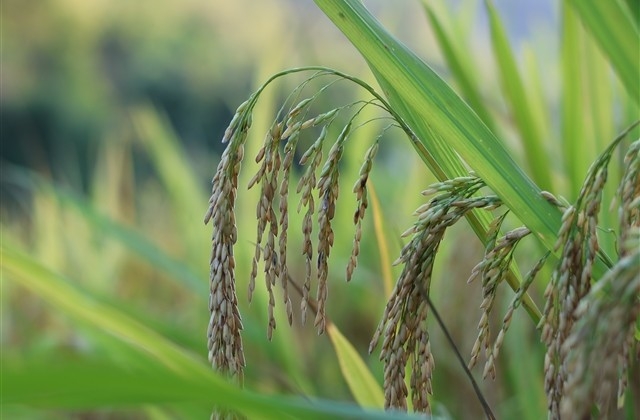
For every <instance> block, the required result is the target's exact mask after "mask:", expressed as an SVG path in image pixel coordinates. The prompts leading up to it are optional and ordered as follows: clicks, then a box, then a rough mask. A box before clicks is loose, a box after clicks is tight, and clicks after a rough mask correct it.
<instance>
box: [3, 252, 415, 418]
mask: <svg viewBox="0 0 640 420" xmlns="http://www.w3.org/2000/svg"><path fill="white" fill-rule="evenodd" d="M0 262H1V265H0V268H2V272H3V277H4V276H7V277H8V278H9V279H11V280H13V281H15V282H17V283H18V284H20V285H22V286H23V287H26V288H27V289H29V290H31V291H32V292H33V293H35V294H36V295H38V296H40V297H41V298H42V299H43V300H45V301H47V302H48V303H49V304H51V305H53V306H54V307H55V308H56V309H58V310H61V311H62V312H64V313H66V314H67V315H68V316H70V317H71V318H72V319H74V320H76V321H78V322H81V323H86V324H89V325H90V326H91V327H92V328H94V329H96V330H102V331H104V332H106V333H108V334H110V335H111V336H112V337H114V339H116V340H119V341H121V342H124V343H126V344H128V345H130V346H131V347H132V348H134V349H136V350H137V351H139V352H140V353H141V354H142V355H145V356H146V358H147V360H148V361H149V364H148V365H146V367H145V368H144V369H138V368H133V367H131V366H127V367H123V366H118V365H115V364H112V363H99V364H96V363H95V362H91V363H89V362H86V361H78V360H75V361H73V362H60V361H45V362H43V361H42V360H39V361H38V362H33V361H27V362H16V361H13V360H5V359H3V360H2V362H3V372H2V375H1V378H0V380H1V381H2V389H3V393H2V397H3V404H9V405H25V406H30V407H44V408H90V407H101V406H114V407H115V406H131V405H135V404H166V403H187V402H188V403H196V404H206V405H209V404H211V405H213V404H218V405H220V406H223V407H227V408H230V409H234V410H239V411H241V412H242V413H244V414H246V415H248V416H250V417H251V418H256V417H257V418H272V419H280V418H282V417H283V415H285V414H290V415H293V416H296V417H299V418H314V419H316V418H317V419H322V418H327V416H331V417H338V418H362V417H368V418H369V417H370V418H407V417H406V416H401V415H395V414H394V415H387V414H385V413H381V412H363V411H362V410H361V409H358V408H356V407H353V406H350V405H346V404H338V403H335V402H331V403H329V402H322V401H319V402H310V401H304V400H300V399H293V398H282V397H274V396H264V395H259V394H256V393H253V392H250V391H242V390H240V389H238V388H236V387H234V386H232V385H230V384H228V383H227V382H225V381H224V380H222V379H221V378H220V377H218V376H217V375H216V374H215V373H214V372H213V371H212V370H211V368H210V367H209V365H208V363H206V362H205V361H204V359H202V358H199V357H196V356H195V355H193V354H192V353H190V352H188V351H186V350H184V349H182V348H180V347H179V346H177V345H176V344H174V343H172V342H171V341H170V340H168V339H166V338H165V337H163V336H161V335H160V334H158V333H157V332H155V331H153V330H151V329H149V328H148V327H146V326H145V325H143V324H141V323H139V322H138V321H137V320H136V319H133V318H131V317H129V316H128V315H126V314H123V313H122V312H120V311H118V310H117V309H115V308H113V307H111V306H109V305H106V304H103V303H101V302H99V301H97V300H95V299H92V298H91V296H90V295H87V294H85V293H83V292H82V291H81V290H79V289H78V288H77V287H75V286H73V285H72V284H71V282H70V281H69V280H67V279H66V278H64V277H63V276H61V275H59V274H57V273H54V272H52V271H51V270H49V269H48V268H46V267H44V266H42V265H41V264H40V263H38V262H37V261H35V260H33V258H31V257H30V256H28V255H26V254H24V253H22V252H20V251H18V250H16V249H14V248H12V247H9V246H7V244H3V245H2V246H1V247H0Z"/></svg>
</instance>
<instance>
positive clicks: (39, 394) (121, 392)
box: [1, 359, 416, 420]
mask: <svg viewBox="0 0 640 420" xmlns="http://www.w3.org/2000/svg"><path fill="white" fill-rule="evenodd" d="M2 361H3V366H4V367H3V374H2V378H1V381H2V385H3V394H2V397H3V401H2V402H3V411H4V409H5V407H7V406H8V407H11V406H28V407H37V408H42V409H88V408H98V407H112V408H117V407H122V408H125V407H132V406H138V405H142V404H145V405H146V404H154V405H155V404H157V405H163V406H166V405H177V406H178V407H180V406H196V407H199V408H200V411H201V412H202V413H204V412H206V411H209V410H211V409H212V408H213V406H214V405H219V406H221V407H226V408H229V409H234V410H238V411H240V412H241V413H243V414H245V415H247V416H248V418H251V419H274V420H275V419H282V418H287V417H288V416H290V417H293V418H304V419H326V418H343V419H361V418H371V419H409V418H416V417H415V416H409V415H406V414H401V413H385V412H382V411H373V410H371V411H364V410H362V409H361V408H359V407H356V406H353V405H350V404H344V403H339V402H335V401H323V400H315V401H309V400H303V399H300V398H291V397H288V398H285V397H280V396H270V395H260V394H257V393H254V392H251V391H247V390H244V391H242V390H240V389H236V388H234V387H232V386H230V385H228V384H226V383H223V382H220V380H219V379H216V377H215V376H214V375H213V373H211V372H208V373H210V374H209V375H208V376H207V377H204V376H200V375H189V376H183V375H177V374H175V372H172V371H169V370H164V369H163V368H162V366H156V367H155V368H147V369H132V368H123V367H120V366H117V365H112V364H106V363H102V362H95V361H84V360H76V361H74V362H69V361H66V362H64V361H63V362H60V361H42V360H40V361H28V362H23V363H13V361H11V360H5V359H3V360H2ZM201 368H202V369H204V371H205V372H207V368H206V366H202V367H201ZM205 410H206V411H205Z"/></svg>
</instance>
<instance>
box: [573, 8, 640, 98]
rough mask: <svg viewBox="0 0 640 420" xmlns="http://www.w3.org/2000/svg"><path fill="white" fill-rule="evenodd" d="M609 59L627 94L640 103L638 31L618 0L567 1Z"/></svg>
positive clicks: (626, 9)
mask: <svg viewBox="0 0 640 420" xmlns="http://www.w3.org/2000/svg"><path fill="white" fill-rule="evenodd" d="M567 2H568V3H569V4H571V6H572V7H573V9H574V10H575V11H576V13H577V14H578V16H579V17H580V20H581V21H582V24H583V25H584V26H585V28H587V30H588V31H589V32H590V33H591V35H592V36H593V38H594V39H595V40H596V42H597V43H598V45H599V46H600V48H601V50H602V52H603V53H604V54H605V55H606V56H607V57H608V58H609V60H610V61H611V65H612V66H613V69H614V71H615V72H616V74H617V75H618V77H620V80H621V81H622V84H623V85H624V86H625V89H626V90H627V93H628V94H629V96H630V97H631V98H632V99H633V100H634V101H635V102H636V103H640V77H638V75H639V74H640V45H639V39H640V34H639V31H638V26H637V22H636V21H635V20H634V18H633V16H632V15H631V13H630V11H629V9H628V8H627V7H626V5H625V4H624V3H622V2H621V1H620V0H610V1H599V0H567Z"/></svg>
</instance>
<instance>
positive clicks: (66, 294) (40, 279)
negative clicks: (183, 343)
mask: <svg viewBox="0 0 640 420" xmlns="http://www.w3.org/2000/svg"><path fill="white" fill-rule="evenodd" d="M0 257H1V264H2V269H3V274H9V275H11V277H10V278H11V279H12V280H14V281H16V282H17V283H18V284H20V285H22V286H23V287H26V288H27V289H29V290H31V291H32V292H33V293H35V294H37V295H38V296H40V297H41V298H43V299H44V300H45V301H47V302H49V303H50V304H52V305H54V306H55V307H57V308H58V309H61V310H62V311H63V312H66V313H67V314H68V315H70V316H71V317H72V318H74V319H76V320H78V321H81V322H84V323H88V324H89V325H91V326H93V327H95V328H98V329H100V330H103V331H105V332H108V333H110V334H111V335H113V336H115V337H118V338H119V339H120V340H123V341H126V342H128V343H129V344H130V345H131V346H133V347H135V348H137V349H138V350H140V351H141V352H143V353H146V354H147V356H148V357H150V358H151V359H153V360H156V361H158V362H159V363H161V364H163V365H165V366H167V367H168V368H169V369H171V370H173V371H175V372H176V373H178V374H182V375H194V374H195V375H199V376H202V375H204V373H203V370H202V368H201V367H202V362H201V361H200V360H198V358H196V357H195V355H192V354H190V353H188V352H186V351H184V350H183V349H181V348H179V347H178V346H176V345H175V344H174V343H172V342H170V341H169V340H167V339H166V338H164V337H163V336H161V335H159V334H158V333H157V332H155V331H153V330H151V329H149V328H147V327H146V326H145V325H143V324H141V323H139V322H138V321H137V320H136V319H133V318H131V317H129V316H128V315H125V314H123V313H122V312H120V311H118V310H117V309H115V308H113V307H111V306H108V305H105V304H103V303H101V302H98V301H96V300H94V299H92V298H91V297H89V296H87V295H85V294H83V293H82V292H81V291H80V290H79V289H78V288H76V287H74V286H73V285H72V283H71V282H69V281H68V280H67V279H65V278H64V277H62V276H61V275H59V274H56V273H54V272H52V271H51V270H49V269H48V268H47V267H45V266H43V265H41V264H40V263H39V262H37V261H35V260H34V259H33V258H31V257H30V256H28V255H26V254H24V253H22V252H20V251H18V250H17V249H14V248H12V247H9V246H7V245H6V244H3V246H2V247H1V248H0Z"/></svg>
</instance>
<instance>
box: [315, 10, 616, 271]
mask: <svg viewBox="0 0 640 420" xmlns="http://www.w3.org/2000/svg"><path fill="white" fill-rule="evenodd" d="M316 3H317V4H318V6H319V7H320V8H321V9H322V10H323V12H324V13H325V14H326V15H327V16H328V17H329V18H330V19H331V20H332V21H333V22H334V24H335V25H336V26H337V27H338V28H339V29H340V30H341V31H342V32H343V33H344V34H345V35H346V36H347V38H348V39H349V40H350V41H351V43H352V44H353V45H354V46H355V47H356V48H357V49H358V50H359V51H360V53H361V54H362V55H363V56H364V57H365V59H366V60H367V62H368V63H369V66H370V67H371V69H372V70H373V71H374V74H375V75H376V77H377V78H378V81H379V82H380V84H381V85H382V87H383V90H384V91H385V94H386V95H387V96H388V95H389V89H388V88H387V89H385V85H387V86H393V88H394V90H395V96H396V98H397V100H395V101H394V100H392V99H391V98H390V102H391V103H392V105H393V106H394V107H398V105H399V103H401V102H402V103H403V104H404V105H405V108H404V111H408V112H403V110H398V112H399V113H400V115H401V116H402V118H404V119H405V121H406V123H407V124H408V125H409V126H410V127H411V128H412V129H414V131H415V132H416V133H418V132H419V131H418V130H417V128H418V127H416V122H420V123H422V124H427V125H428V126H429V127H430V128H431V129H432V130H433V132H434V133H435V134H436V135H435V136H431V137H428V138H427V137H420V138H419V141H420V142H422V147H423V149H426V150H428V151H429V153H430V155H431V156H432V157H435V156H436V155H437V154H440V153H442V154H447V149H451V148H452V149H453V150H455V152H456V153H457V154H458V155H460V157H462V159H464V161H465V162H466V163H467V164H468V165H469V166H471V168H472V169H473V170H474V171H475V172H476V173H477V174H478V176H480V177H481V178H482V179H483V180H484V181H485V182H486V183H487V185H488V186H489V187H491V189H492V190H493V191H495V192H496V194H498V195H499V196H500V198H501V199H502V200H503V202H504V203H505V204H506V205H507V206H508V207H509V208H510V209H511V211H512V212H513V213H514V214H515V215H516V216H518V218H519V219H520V220H521V221H522V223H524V224H525V225H526V226H527V227H528V228H529V229H531V231H532V232H533V233H534V235H536V236H537V237H538V238H539V239H540V241H541V242H542V243H543V244H544V245H545V246H546V247H547V248H548V249H549V250H552V252H553V253H554V255H555V256H557V255H558V251H557V250H554V245H555V242H556V237H557V232H558V230H559V228H560V222H561V215H560V211H559V210H558V209H557V208H555V207H554V206H552V205H551V204H549V203H548V202H546V201H545V200H544V199H543V198H542V196H541V195H540V189H539V188H538V187H537V186H536V185H535V184H534V183H533V182H532V181H531V180H530V179H529V178H528V177H527V176H526V175H525V174H524V172H523V171H522V170H521V169H520V168H519V167H518V165H517V164H516V163H515V162H514V160H513V158H512V157H511V156H510V155H509V153H508V152H507V150H506V149H505V148H504V146H503V145H502V142H500V141H499V140H498V139H497V138H496V136H495V135H494V134H493V133H492V132H491V131H490V130H489V129H488V128H487V126H486V125H484V124H483V123H482V121H481V120H480V119H479V118H478V116H477V115H476V114H475V113H474V112H473V111H472V110H471V108H469V106H468V105H467V104H466V103H465V102H464V101H462V100H461V99H460V97H458V95H457V94H456V93H455V92H454V91H453V90H452V89H451V88H450V87H449V86H448V85H447V84H446V83H445V82H444V81H443V80H442V79H441V78H440V77H439V76H438V75H437V74H436V73H435V72H434V71H433V70H432V69H431V68H430V67H429V66H427V65H426V64H425V63H424V62H423V61H421V60H420V59H419V58H418V57H416V55H415V54H414V53H413V52H411V51H410V50H409V49H407V48H406V47H405V46H404V45H403V44H401V43H400V42H399V41H397V40H396V39H395V38H394V37H393V36H391V35H390V34H389V33H388V32H387V31H386V30H385V29H384V28H383V27H382V26H381V25H380V23H379V22H378V21H377V20H376V19H375V18H374V17H373V16H372V15H371V14H370V13H369V11H368V10H367V9H366V8H365V7H364V6H363V5H362V3H361V2H359V1H356V0H342V1H326V0H316ZM436 160H437V161H438V164H439V165H441V169H442V170H444V171H445V174H446V175H453V174H455V168H453V167H451V166H449V164H450V162H449V161H446V160H443V161H439V160H438V159H437V158H436ZM436 175H437V176H438V173H436ZM594 269H595V273H596V276H600V275H601V274H602V273H603V272H604V271H605V266H604V264H603V263H602V262H601V261H597V263H596V267H594Z"/></svg>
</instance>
